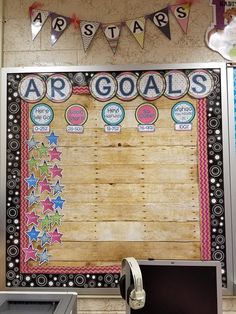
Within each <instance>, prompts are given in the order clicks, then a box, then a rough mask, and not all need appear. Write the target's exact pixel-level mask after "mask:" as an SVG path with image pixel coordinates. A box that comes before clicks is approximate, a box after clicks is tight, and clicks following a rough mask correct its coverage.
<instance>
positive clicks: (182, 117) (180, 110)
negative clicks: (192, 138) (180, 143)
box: [171, 101, 195, 124]
mask: <svg viewBox="0 0 236 314" xmlns="http://www.w3.org/2000/svg"><path fill="white" fill-rule="evenodd" d="M171 117H172V119H173V120H174V121H175V123H178V124H181V123H191V122H192V121H193V119H194V117H195V108H194V106H193V105H192V104H191V103H190V102H188V101H180V102H178V103H177V104H175V105H174V106H173V107H172V109H171Z"/></svg>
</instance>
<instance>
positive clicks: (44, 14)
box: [31, 10, 49, 40]
mask: <svg viewBox="0 0 236 314" xmlns="http://www.w3.org/2000/svg"><path fill="white" fill-rule="evenodd" d="M48 16H49V12H48V11H44V10H32V13H31V33H32V40H34V39H35V38H36V36H37V35H38V33H39V32H40V31H41V29H42V27H43V25H44V23H45V22H46V21H47V18H48Z"/></svg>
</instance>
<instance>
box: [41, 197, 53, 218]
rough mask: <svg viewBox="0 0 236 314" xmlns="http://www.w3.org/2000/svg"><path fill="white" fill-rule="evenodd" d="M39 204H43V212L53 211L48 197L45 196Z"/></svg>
mask: <svg viewBox="0 0 236 314" xmlns="http://www.w3.org/2000/svg"><path fill="white" fill-rule="evenodd" d="M41 204H42V205H43V214H45V213H46V212H47V211H51V212H53V205H54V203H53V202H52V201H51V200H50V198H49V197H47V198H46V199H45V200H44V201H41Z"/></svg>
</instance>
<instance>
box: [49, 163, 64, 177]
mask: <svg viewBox="0 0 236 314" xmlns="http://www.w3.org/2000/svg"><path fill="white" fill-rule="evenodd" d="M50 172H51V174H52V178H55V177H56V176H58V177H62V174H61V173H62V169H61V168H59V167H58V166H57V165H54V166H53V167H52V168H50Z"/></svg>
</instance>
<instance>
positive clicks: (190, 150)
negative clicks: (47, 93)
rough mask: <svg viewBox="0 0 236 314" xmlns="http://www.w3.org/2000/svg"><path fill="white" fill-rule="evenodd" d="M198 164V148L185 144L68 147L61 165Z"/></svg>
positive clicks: (64, 151) (64, 150) (65, 149)
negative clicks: (147, 146) (147, 147)
mask: <svg viewBox="0 0 236 314" xmlns="http://www.w3.org/2000/svg"><path fill="white" fill-rule="evenodd" d="M111 161H112V163H113V164H124V163H125V164H137V163H142V164H156V163H163V162H165V163H167V164H169V163H174V164H197V148H196V147H189V146H187V147H183V146H174V147H170V146H157V147H149V149H148V150H147V149H146V147H99V148H96V147H92V148H91V147H89V148H88V147H83V148H80V147H66V148H64V149H63V155H62V158H61V162H60V165H62V166H64V165H80V164H94V163H96V164H101V163H102V164H110V162H111Z"/></svg>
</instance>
